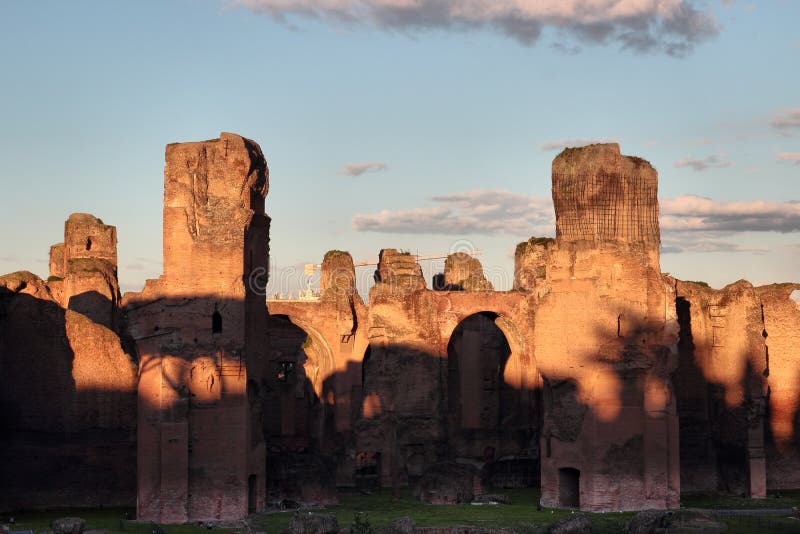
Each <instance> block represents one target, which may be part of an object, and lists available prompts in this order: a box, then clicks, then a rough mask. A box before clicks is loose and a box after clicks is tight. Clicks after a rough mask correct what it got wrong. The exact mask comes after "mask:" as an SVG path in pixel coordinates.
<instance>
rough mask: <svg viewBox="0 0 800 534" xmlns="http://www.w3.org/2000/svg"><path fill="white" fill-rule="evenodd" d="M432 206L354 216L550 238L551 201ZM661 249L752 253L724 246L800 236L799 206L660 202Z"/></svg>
mask: <svg viewBox="0 0 800 534" xmlns="http://www.w3.org/2000/svg"><path fill="white" fill-rule="evenodd" d="M431 200H432V201H433V202H434V203H435V204H436V205H435V206H428V207H422V208H416V209H408V210H398V211H391V210H383V211H380V212H378V213H374V214H359V215H356V216H354V217H353V228H354V229H355V230H357V231H361V232H382V233H404V234H439V235H441V234H445V235H462V236H463V235H470V234H483V235H499V234H507V235H514V236H519V237H528V236H531V235H537V236H542V235H553V234H554V232H555V227H554V225H555V222H554V216H555V215H554V213H553V207H552V200H551V199H550V198H549V197H543V196H531V195H524V194H521V193H513V192H511V191H504V190H498V189H478V190H471V191H464V192H462V193H453V194H449V195H441V196H435V197H432V198H431ZM660 206H661V219H660V220H661V232H662V243H663V250H664V252H665V253H669V252H686V251H688V252H718V251H727V252H751V253H764V252H766V250H765V249H760V248H747V247H742V246H740V245H738V244H736V243H735V242H729V241H725V240H724V238H726V237H730V236H732V235H735V234H737V233H740V232H782V233H791V232H800V201H787V202H765V201H760V200H755V201H741V202H720V201H717V200H712V199H709V198H703V197H698V196H694V195H684V196H680V197H676V198H665V199H661V200H660Z"/></svg>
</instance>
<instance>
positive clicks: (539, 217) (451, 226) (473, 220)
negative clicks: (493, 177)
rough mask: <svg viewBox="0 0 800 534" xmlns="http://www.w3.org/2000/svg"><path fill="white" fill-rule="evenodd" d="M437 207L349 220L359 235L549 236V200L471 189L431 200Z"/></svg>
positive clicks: (361, 215) (495, 190)
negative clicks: (547, 234) (374, 233)
mask: <svg viewBox="0 0 800 534" xmlns="http://www.w3.org/2000/svg"><path fill="white" fill-rule="evenodd" d="M431 200H432V201H433V202H435V203H436V204H437V205H436V206H432V207H423V208H416V209H409V210H398V211H390V210H383V211H380V212H378V213H374V214H360V215H355V216H354V217H353V228H354V229H355V230H358V231H361V232H383V233H407V234H447V235H468V234H513V235H518V236H529V235H532V234H539V235H541V234H542V233H553V231H554V226H553V224H554V223H553V207H552V201H551V199H550V198H549V197H537V196H529V195H523V194H520V193H512V192H511V191H504V190H500V189H475V190H471V191H464V192H462V193H453V194H449V195H441V196H435V197H432V198H431Z"/></svg>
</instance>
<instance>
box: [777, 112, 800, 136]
mask: <svg viewBox="0 0 800 534" xmlns="http://www.w3.org/2000/svg"><path fill="white" fill-rule="evenodd" d="M770 125H771V126H772V127H773V128H775V129H777V130H780V131H781V132H782V133H790V132H791V131H792V130H800V108H789V109H782V110H780V111H779V112H778V113H777V114H776V115H775V117H774V118H773V119H772V120H771V121H770Z"/></svg>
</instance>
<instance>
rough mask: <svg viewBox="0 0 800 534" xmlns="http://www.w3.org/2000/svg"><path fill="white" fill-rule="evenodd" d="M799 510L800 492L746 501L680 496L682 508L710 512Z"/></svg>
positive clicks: (781, 493) (737, 498)
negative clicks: (701, 509) (794, 508)
mask: <svg viewBox="0 0 800 534" xmlns="http://www.w3.org/2000/svg"><path fill="white" fill-rule="evenodd" d="M795 506H796V507H798V508H800V490H785V491H781V492H770V493H769V495H768V496H767V498H766V499H748V498H745V497H734V496H728V495H713V494H707V493H704V494H686V493H684V494H683V495H681V507H683V508H707V509H710V510H761V509H776V508H792V507H795Z"/></svg>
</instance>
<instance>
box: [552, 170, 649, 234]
mask: <svg viewBox="0 0 800 534" xmlns="http://www.w3.org/2000/svg"><path fill="white" fill-rule="evenodd" d="M553 203H554V205H555V211H556V236H557V237H558V238H559V239H563V240H567V241H577V240H589V241H625V242H630V243H644V244H648V245H659V244H660V241H661V239H660V233H659V226H658V181H657V179H655V178H654V177H653V176H648V175H645V176H641V175H624V174H617V173H608V172H603V171H599V172H596V173H594V174H591V175H589V176H576V175H573V174H569V173H554V174H553Z"/></svg>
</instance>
